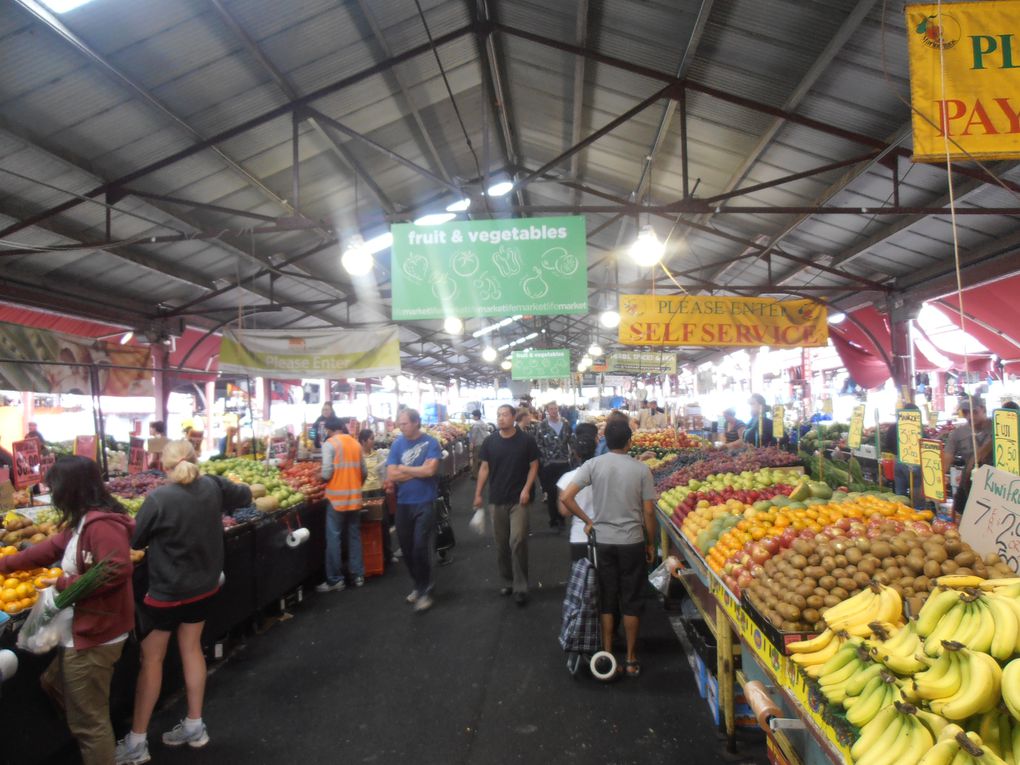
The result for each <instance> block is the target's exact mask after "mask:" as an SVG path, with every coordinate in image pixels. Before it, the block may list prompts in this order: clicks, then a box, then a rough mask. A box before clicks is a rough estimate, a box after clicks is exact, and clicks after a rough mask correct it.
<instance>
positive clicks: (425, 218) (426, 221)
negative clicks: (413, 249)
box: [414, 212, 457, 226]
mask: <svg viewBox="0 0 1020 765" xmlns="http://www.w3.org/2000/svg"><path fill="white" fill-rule="evenodd" d="M456 217H457V216H456V215H455V214H453V213H447V212H442V213H429V214H428V215H422V216H421V217H420V218H417V219H416V220H415V221H414V225H416V226H438V225H440V224H441V223H449V222H450V221H451V220H453V219H454V218H456Z"/></svg>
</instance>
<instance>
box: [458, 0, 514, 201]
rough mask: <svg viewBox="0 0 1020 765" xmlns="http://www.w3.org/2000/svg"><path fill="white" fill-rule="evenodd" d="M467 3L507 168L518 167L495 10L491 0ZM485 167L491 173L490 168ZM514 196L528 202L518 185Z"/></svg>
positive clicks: (476, 0) (471, 0) (477, 0)
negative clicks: (489, 1) (496, 36)
mask: <svg viewBox="0 0 1020 765" xmlns="http://www.w3.org/2000/svg"><path fill="white" fill-rule="evenodd" d="M465 2H467V4H468V9H469V13H470V14H471V19H472V22H473V25H474V29H475V35H476V37H477V40H478V48H479V53H480V54H481V56H480V57H481V58H482V60H483V61H484V66H483V67H482V71H483V72H484V76H485V78H486V80H487V82H488V86H489V87H488V91H489V96H490V107H491V108H492V110H493V113H494V114H495V115H496V119H497V121H498V122H499V138H500V145H501V147H502V149H503V158H504V159H505V161H506V165H507V166H508V167H516V166H517V163H518V157H520V151H519V149H518V147H517V140H516V137H515V131H514V129H513V114H512V109H511V105H510V96H509V94H508V93H507V92H506V85H505V83H504V81H503V74H502V72H503V68H502V66H501V63H500V54H499V51H497V50H496V42H495V40H494V39H493V29H494V28H495V27H497V26H498V24H497V23H496V22H495V13H494V11H493V10H492V9H491V8H490V7H489V3H488V0H465ZM483 170H484V171H485V172H488V168H484V169H483ZM514 197H515V198H516V199H517V204H518V205H524V204H525V202H526V201H527V200H526V197H525V195H524V190H523V189H522V188H520V187H519V186H517V185H515V186H514Z"/></svg>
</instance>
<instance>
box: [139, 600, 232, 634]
mask: <svg viewBox="0 0 1020 765" xmlns="http://www.w3.org/2000/svg"><path fill="white" fill-rule="evenodd" d="M215 598H216V595H215V594H213V595H210V596H209V597H207V598H202V599H201V600H196V601H194V602H192V603H185V604H184V605H182V606H150V605H149V604H148V603H146V604H145V615H146V616H148V617H149V621H150V622H151V623H152V629H154V630H162V631H164V632H173V631H174V630H176V629H177V628H178V627H179V626H180V625H182V624H198V623H199V622H204V621H205V620H206V618H207V617H208V616H209V612H210V611H211V610H212V608H211V606H212V602H213V600H214V599H215Z"/></svg>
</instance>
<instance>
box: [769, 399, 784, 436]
mask: <svg viewBox="0 0 1020 765" xmlns="http://www.w3.org/2000/svg"><path fill="white" fill-rule="evenodd" d="M784 417H786V407H785V406H774V407H772V435H773V436H774V437H776V438H782V437H783V436H785V435H786V423H785V422H783V418H784Z"/></svg>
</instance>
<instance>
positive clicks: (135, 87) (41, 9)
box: [14, 0, 294, 213]
mask: <svg viewBox="0 0 1020 765" xmlns="http://www.w3.org/2000/svg"><path fill="white" fill-rule="evenodd" d="M14 2H16V3H17V4H18V5H20V6H21V7H22V8H23V9H24V10H26V11H27V12H28V13H30V14H31V15H32V16H34V17H35V18H36V20H38V21H40V22H41V23H42V24H44V25H45V26H47V27H49V28H50V29H51V30H52V31H53V32H55V33H56V34H57V35H58V36H59V37H61V38H62V39H63V40H64V41H65V42H67V43H69V44H70V45H71V46H72V47H73V48H75V49H76V50H77V51H78V52H79V53H80V54H81V55H82V56H84V57H85V58H86V59H87V60H89V61H90V62H91V63H93V64H95V65H96V66H97V67H98V68H99V69H100V71H102V72H103V74H105V75H106V76H107V77H109V78H110V79H111V80H113V81H114V82H115V83H117V84H119V85H121V86H123V87H125V88H127V89H128V90H129V91H131V92H132V93H134V95H135V96H137V97H138V98H140V99H141V100H142V101H143V102H145V103H146V104H148V105H149V106H150V107H151V108H153V109H154V110H156V111H157V112H159V113H160V114H161V115H163V116H164V117H166V118H167V119H169V120H170V121H171V122H172V123H173V124H174V125H176V126H177V127H179V128H180V129H182V130H183V131H184V132H185V133H187V134H188V135H190V136H191V137H192V138H194V139H196V140H197V141H199V142H200V143H203V142H205V141H206V138H205V136H203V135H202V134H201V133H199V132H198V130H196V129H195V128H194V127H192V126H191V124H190V123H188V122H187V121H186V120H184V119H182V118H181V117H179V116H177V114H175V113H174V112H173V111H172V110H171V109H170V108H169V107H168V106H167V105H166V104H164V103H163V102H162V101H160V100H159V99H158V98H157V97H156V96H154V95H153V94H152V93H151V92H150V91H149V90H148V89H146V88H145V87H144V86H143V85H141V84H140V83H138V82H136V81H135V80H134V79H132V78H131V77H130V76H129V75H128V74H126V73H125V72H123V71H121V70H120V69H118V68H117V67H116V66H114V65H113V64H112V63H110V61H108V60H107V59H106V58H105V57H104V56H103V55H101V54H100V53H98V52H97V51H96V50H94V49H93V48H92V47H91V46H90V45H89V44H88V43H86V42H85V41H84V40H82V39H81V38H80V37H79V36H78V35H77V34H75V33H74V32H72V31H71V29H70V28H69V27H67V26H66V25H65V24H64V23H63V22H62V21H60V19H58V18H57V17H56V16H55V15H54V14H53V13H51V12H50V11H49V9H47V8H46V7H45V6H44V5H42V4H41V3H40V2H37V0H14ZM208 148H209V149H210V150H211V151H212V152H214V153H215V154H216V155H217V156H218V157H219V158H220V159H221V160H222V161H223V163H224V164H225V165H226V166H227V167H228V168H230V169H231V170H233V171H234V172H235V173H237V174H238V175H240V176H241V177H243V178H244V179H245V182H246V183H247V184H248V185H249V186H251V187H252V188H254V189H256V190H257V191H259V192H260V193H261V194H262V195H263V196H265V197H266V199H268V200H270V201H271V202H274V203H275V204H278V205H280V206H281V207H283V209H285V210H287V211H288V212H290V213H293V212H294V208H293V207H292V206H291V205H290V204H289V203H288V202H287V201H286V200H285V199H282V198H281V197H279V196H278V195H277V194H276V192H274V191H273V190H272V189H270V188H269V187H268V186H266V185H265V184H264V183H263V182H262V181H261V180H260V179H259V178H257V177H256V176H255V175H254V174H253V173H251V172H250V171H249V170H247V169H246V168H245V167H244V166H243V165H241V164H240V163H239V162H237V161H236V160H235V159H233V158H232V157H230V156H229V155H228V154H227V153H226V152H225V151H223V150H222V149H219V148H217V147H216V146H209V147H208Z"/></svg>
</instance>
